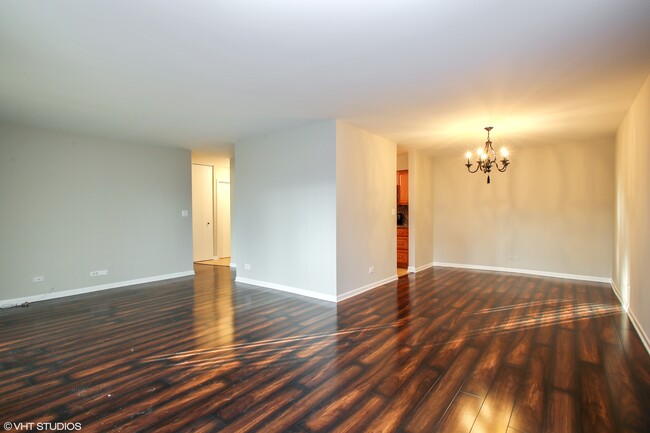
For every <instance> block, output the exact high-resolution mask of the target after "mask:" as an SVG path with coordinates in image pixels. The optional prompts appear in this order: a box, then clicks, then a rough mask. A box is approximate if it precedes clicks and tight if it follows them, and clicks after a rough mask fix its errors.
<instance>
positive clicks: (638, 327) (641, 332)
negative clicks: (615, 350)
mask: <svg viewBox="0 0 650 433" xmlns="http://www.w3.org/2000/svg"><path fill="white" fill-rule="evenodd" d="M627 317H629V318H630V322H632V325H634V329H636V333H637V334H639V338H640V339H641V342H642V343H643V345H644V346H645V350H647V351H648V353H649V354H650V339H648V334H646V333H645V331H644V329H643V327H642V326H641V323H640V322H639V320H638V319H637V318H636V315H635V314H634V311H632V309H631V308H628V310H627Z"/></svg>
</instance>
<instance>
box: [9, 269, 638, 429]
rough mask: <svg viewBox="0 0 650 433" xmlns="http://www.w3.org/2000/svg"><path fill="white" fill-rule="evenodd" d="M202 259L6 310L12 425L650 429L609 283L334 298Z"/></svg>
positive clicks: (433, 276) (634, 349)
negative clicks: (150, 279)
mask: <svg viewBox="0 0 650 433" xmlns="http://www.w3.org/2000/svg"><path fill="white" fill-rule="evenodd" d="M196 272H197V274H196V276H195V277H193V278H183V279H178V280H173V281H167V282H162V283H155V284H148V285H144V286H143V287H137V288H123V289H114V290H110V291H106V292H98V293H93V294H87V295H81V296H76V297H71V298H65V299H57V300H51V301H46V302H40V303H35V304H32V305H30V306H29V307H27V308H14V309H10V310H3V311H0V422H2V423H5V422H14V423H19V422H23V423H27V422H31V423H39V422H41V423H44V422H50V423H56V422H68V423H69V422H72V423H80V425H81V427H82V431H86V432H95V431H123V432H133V431H156V432H159V431H160V432H164V431H169V432H176V431H188V432H189V431H193V432H194V431H196V432H204V431H205V432H210V431H226V432H246V431H264V432H379V431H383V432H433V431H436V432H472V433H481V432H486V433H488V432H489V433H547V432H561V433H568V432H583V433H591V432H601V431H602V432H615V431H621V432H649V431H650V356H649V355H648V353H647V352H646V350H645V348H644V347H643V344H642V342H641V340H640V339H639V337H638V335H637V334H636V332H635V330H634V328H633V327H632V325H631V323H630V322H629V320H628V318H627V317H626V315H625V313H624V312H623V311H622V310H621V308H620V306H619V304H618V302H617V300H616V298H615V296H614V294H613V292H612V289H611V288H610V287H609V286H608V285H606V284H598V283H588V282H581V281H570V280H561V279H553V278H541V277H532V276H522V275H514V274H504V273H494V272H479V271H465V270H458V269H451V268H431V269H428V270H425V271H422V272H420V273H418V274H409V276H408V277H405V278H400V279H399V280H398V281H396V282H395V283H391V284H388V285H385V286H382V287H380V288H377V289H375V290H372V291H370V292H366V293H364V294H362V295H360V296H358V297H355V298H353V299H349V300H347V301H344V302H341V303H339V304H338V305H334V304H332V303H327V302H321V301H316V300H311V299H308V298H303V297H299V296H294V295H290V294H284V293H281V292H276V291H272V290H267V289H261V288H258V287H254V286H250V285H245V284H235V283H234V281H233V274H232V273H231V271H230V269H229V268H225V267H216V266H206V265H196Z"/></svg>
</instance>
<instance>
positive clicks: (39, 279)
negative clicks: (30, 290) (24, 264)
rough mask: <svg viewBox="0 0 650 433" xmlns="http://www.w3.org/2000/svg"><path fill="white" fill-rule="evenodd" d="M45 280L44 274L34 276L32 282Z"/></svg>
mask: <svg viewBox="0 0 650 433" xmlns="http://www.w3.org/2000/svg"><path fill="white" fill-rule="evenodd" d="M43 281H45V277H44V276H42V275H39V276H38V277H33V278H32V283H42V282H43Z"/></svg>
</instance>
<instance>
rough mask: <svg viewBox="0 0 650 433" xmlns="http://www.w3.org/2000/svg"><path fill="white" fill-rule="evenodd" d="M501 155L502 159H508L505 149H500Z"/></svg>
mask: <svg viewBox="0 0 650 433" xmlns="http://www.w3.org/2000/svg"><path fill="white" fill-rule="evenodd" d="M501 155H503V157H504V158H507V157H508V149H506V148H505V147H502V148H501Z"/></svg>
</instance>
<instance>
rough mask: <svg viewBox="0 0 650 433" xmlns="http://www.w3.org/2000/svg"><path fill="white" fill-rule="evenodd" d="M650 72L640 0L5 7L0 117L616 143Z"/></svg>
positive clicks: (256, 0)
mask: <svg viewBox="0 0 650 433" xmlns="http://www.w3.org/2000/svg"><path fill="white" fill-rule="evenodd" d="M649 73H650V1H648V0H572V1H566V0H546V1H534V2H531V1H517V0H493V1H491V2H485V1H484V0H465V1H463V0H457V1H452V0H448V1H431V0H310V1H305V0H275V1H270V0H229V1H218V0H191V1H189V0H188V1H183V2H180V1H161V0H138V1H133V0H110V1H106V0H83V1H74V0H48V1H42V0H3V1H1V2H0V119H2V120H4V121H8V122H12V123H19V124H27V125H33V126H39V127H47V128H56V129H61V130H66V131H71V132H78V133H84V134H92V135H96V136H103V137H110V138H118V139H125V140H130V141H139V142H153V143H158V144H164V145H171V146H178V147H186V148H190V149H201V150H210V149H213V150H218V149H232V143H235V145H236V143H237V142H238V141H239V140H242V139H246V138H250V137H255V136H259V135H263V134H267V133H272V132H276V131H281V130H286V129H290V128H294V127H298V126H300V125H303V124H307V123H311V122H316V121H319V120H323V119H340V120H343V121H346V122H349V123H352V124H354V125H357V126H359V127H361V128H364V129H366V130H368V131H371V132H373V133H375V134H378V135H381V136H384V137H386V138H388V139H390V140H393V141H395V142H397V143H398V145H399V149H400V150H402V151H403V150H407V149H416V148H417V149H425V148H426V149H431V150H433V151H444V150H447V151H451V150H452V149H453V150H458V151H462V152H463V153H464V151H465V149H466V147H467V146H468V144H467V143H469V142H476V143H477V144H480V143H481V142H482V141H484V140H485V131H483V127H484V126H488V125H492V126H494V127H495V129H494V131H493V133H492V137H493V138H494V140H495V143H497V140H498V139H501V140H503V141H504V142H505V143H506V144H513V145H515V146H516V145H518V144H520V143H521V144H536V143H544V142H551V141H555V142H557V141H558V140H559V141H562V140H571V141H576V140H592V139H596V138H604V137H612V136H613V135H614V133H615V131H616V128H617V127H618V125H619V124H620V122H621V120H622V118H623V116H624V115H625V113H626V112H627V110H628V108H629V106H630V104H631V103H632V101H633V100H634V97H635V96H636V94H637V92H638V91H639V89H640V88H641V86H642V84H643V82H644V81H645V79H646V78H647V76H648V74H649ZM473 145H474V144H472V146H473Z"/></svg>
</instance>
